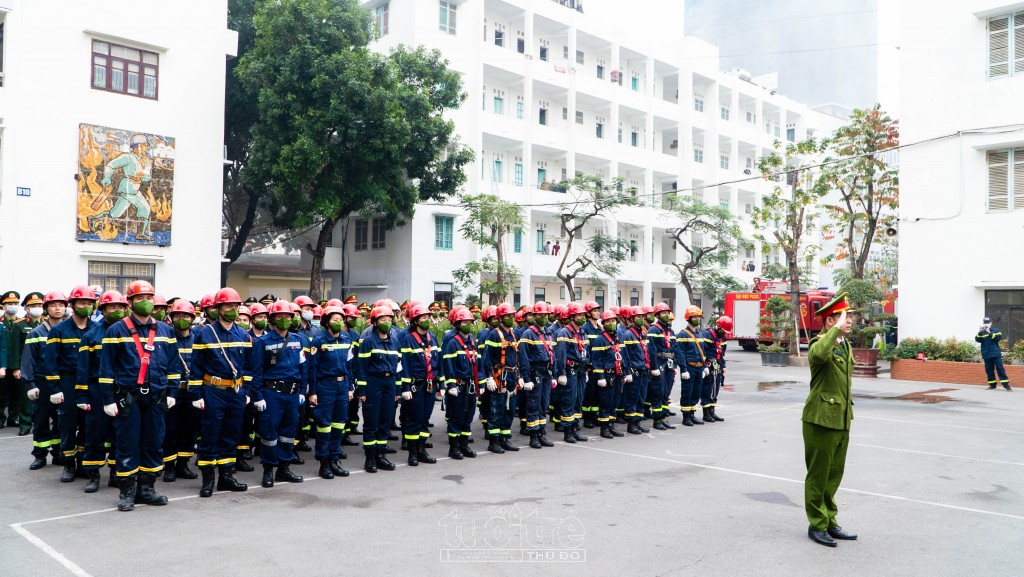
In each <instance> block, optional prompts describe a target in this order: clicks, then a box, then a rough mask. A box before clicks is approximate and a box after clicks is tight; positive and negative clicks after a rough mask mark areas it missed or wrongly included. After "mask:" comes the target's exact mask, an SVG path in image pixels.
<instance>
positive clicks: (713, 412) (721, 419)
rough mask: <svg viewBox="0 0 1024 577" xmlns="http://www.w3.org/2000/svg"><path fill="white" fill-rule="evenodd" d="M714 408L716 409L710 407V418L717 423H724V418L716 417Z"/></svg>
mask: <svg viewBox="0 0 1024 577" xmlns="http://www.w3.org/2000/svg"><path fill="white" fill-rule="evenodd" d="M716 408H717V407H711V418H712V419H714V420H716V421H718V422H722V421H724V420H725V418H724V417H719V416H718V413H717V412H716V411H715V409H716Z"/></svg>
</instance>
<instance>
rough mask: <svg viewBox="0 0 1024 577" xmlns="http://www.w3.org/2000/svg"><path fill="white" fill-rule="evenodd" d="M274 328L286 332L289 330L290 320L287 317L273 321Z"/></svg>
mask: <svg viewBox="0 0 1024 577" xmlns="http://www.w3.org/2000/svg"><path fill="white" fill-rule="evenodd" d="M274 326H275V327H277V330H280V331H286V330H288V329H289V328H291V326H292V319H290V318H288V317H283V318H278V319H274Z"/></svg>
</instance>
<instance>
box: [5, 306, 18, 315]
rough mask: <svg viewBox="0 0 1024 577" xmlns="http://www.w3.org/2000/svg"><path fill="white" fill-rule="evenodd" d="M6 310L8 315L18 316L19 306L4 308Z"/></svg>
mask: <svg viewBox="0 0 1024 577" xmlns="http://www.w3.org/2000/svg"><path fill="white" fill-rule="evenodd" d="M4 310H5V311H7V314H9V315H13V314H17V313H18V305H7V306H6V307H4Z"/></svg>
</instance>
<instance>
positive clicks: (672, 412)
mask: <svg viewBox="0 0 1024 577" xmlns="http://www.w3.org/2000/svg"><path fill="white" fill-rule="evenodd" d="M665 414H666V415H668V416H669V417H674V416H676V412H675V411H672V410H669V409H665Z"/></svg>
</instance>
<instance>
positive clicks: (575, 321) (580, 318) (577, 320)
mask: <svg viewBox="0 0 1024 577" xmlns="http://www.w3.org/2000/svg"><path fill="white" fill-rule="evenodd" d="M572 322H573V324H575V325H576V326H580V325H582V324H583V323H585V322H587V317H585V316H583V315H576V316H574V317H572Z"/></svg>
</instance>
